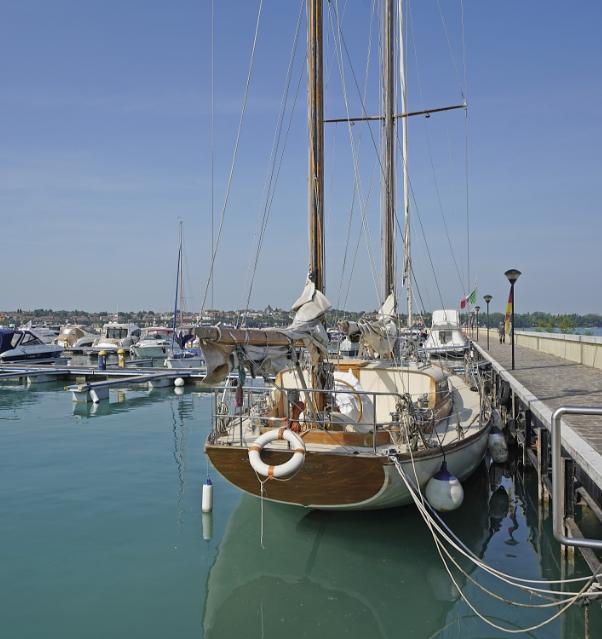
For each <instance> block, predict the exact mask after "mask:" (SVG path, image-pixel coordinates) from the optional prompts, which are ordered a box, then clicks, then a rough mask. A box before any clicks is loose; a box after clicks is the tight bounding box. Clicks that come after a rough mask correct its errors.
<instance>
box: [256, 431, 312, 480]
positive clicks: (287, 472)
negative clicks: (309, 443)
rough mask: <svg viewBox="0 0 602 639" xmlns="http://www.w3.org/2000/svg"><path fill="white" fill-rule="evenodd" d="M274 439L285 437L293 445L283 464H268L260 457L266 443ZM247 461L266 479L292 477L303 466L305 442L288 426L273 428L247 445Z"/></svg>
mask: <svg viewBox="0 0 602 639" xmlns="http://www.w3.org/2000/svg"><path fill="white" fill-rule="evenodd" d="M275 439H286V441H287V442H288V443H289V444H291V446H292V447H293V456H292V457H291V458H290V459H289V460H288V461H286V462H284V464H278V465H277V466H270V465H268V464H266V463H265V462H264V461H263V460H262V459H261V451H262V450H263V447H264V446H265V445H266V444H269V443H270V442H273V441H274V440H275ZM249 462H250V463H251V467H252V468H253V470H254V471H255V472H256V473H257V474H258V475H262V476H263V477H267V478H268V479H287V478H288V477H292V476H293V475H294V474H295V473H296V472H297V471H298V470H300V469H301V467H302V466H303V463H304V462H305V443H304V442H303V440H302V439H301V437H299V435H297V433H294V432H293V431H292V430H290V428H284V427H283V428H274V429H273V430H269V431H268V432H267V433H264V434H263V435H261V436H260V437H258V438H257V439H256V440H255V441H254V442H253V443H252V444H251V445H250V446H249Z"/></svg>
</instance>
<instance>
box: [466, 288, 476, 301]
mask: <svg viewBox="0 0 602 639" xmlns="http://www.w3.org/2000/svg"><path fill="white" fill-rule="evenodd" d="M468 303H469V304H476V303H477V289H476V288H475V290H474V291H473V292H472V293H471V294H470V295H469V296H468Z"/></svg>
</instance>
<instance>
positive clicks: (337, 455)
mask: <svg viewBox="0 0 602 639" xmlns="http://www.w3.org/2000/svg"><path fill="white" fill-rule="evenodd" d="M383 7H384V11H383V67H384V89H385V90H384V91H383V98H384V99H383V107H384V115H383V116H382V118H380V119H381V120H382V122H383V151H382V152H383V218H384V224H383V228H384V241H383V245H384V247H383V254H384V290H383V298H384V303H383V304H382V306H381V309H380V313H379V317H378V319H377V321H375V322H372V323H371V324H370V325H365V326H363V330H362V331H361V332H362V339H363V341H364V343H365V345H366V346H367V347H369V349H370V351H371V356H370V357H369V358H364V359H341V360H339V359H332V360H331V359H329V355H328V348H327V347H328V337H327V333H326V330H325V327H324V317H325V314H326V313H327V311H328V310H329V309H330V307H331V306H330V303H329V301H328V299H327V298H326V296H325V294H324V288H325V282H324V116H323V83H322V33H323V29H322V0H307V15H308V93H309V99H308V122H309V180H308V195H309V244H310V264H309V274H308V278H307V282H306V284H305V288H304V289H303V292H302V294H301V296H300V297H299V299H298V300H297V301H296V302H295V303H294V304H293V307H292V308H293V310H294V311H295V317H294V320H293V322H292V324H291V326H290V327H289V328H287V329H280V330H276V329H265V330H256V329H234V328H224V327H199V328H197V329H196V334H197V336H198V337H199V339H200V344H201V349H202V350H203V353H204V357H205V361H206V364H207V376H206V378H205V382H206V383H207V384H213V385H218V384H221V383H222V382H223V380H225V379H226V377H227V376H228V375H230V374H232V373H236V371H238V376H239V392H238V396H237V402H236V406H237V408H236V409H235V410H234V411H229V410H228V409H227V406H225V404H224V402H223V401H221V395H220V393H216V395H215V400H214V410H213V414H214V420H213V427H212V431H211V433H210V434H209V436H208V439H207V442H206V446H205V450H206V453H207V455H208V457H209V459H210V460H211V462H212V464H213V466H214V467H215V468H216V469H217V470H218V471H219V472H220V473H221V474H222V475H223V476H224V477H225V478H226V479H227V480H228V481H229V482H231V483H232V484H234V485H235V486H237V487H238V488H240V489H241V490H243V491H245V492H247V493H250V494H253V495H257V496H262V497H263V498H265V499H268V500H271V501H275V502H282V503H286V504H293V505H297V506H302V507H306V508H313V509H326V510H369V509H381V508H390V507H396V506H401V505H404V504H408V503H410V502H411V496H410V494H409V491H408V489H407V487H406V484H405V483H404V481H403V479H402V477H401V476H400V472H399V469H400V468H401V469H403V472H404V473H406V475H407V476H409V477H411V478H412V481H413V482H414V484H415V485H418V486H419V487H421V488H423V487H425V486H426V484H427V483H428V482H429V481H430V480H431V479H432V478H433V476H434V475H440V474H441V473H442V475H440V476H443V477H444V478H445V477H447V476H448V475H447V474H446V473H448V472H451V473H453V475H455V477H457V478H458V479H459V480H464V479H466V478H467V477H468V476H470V475H471V474H472V473H473V472H474V470H475V469H476V468H477V466H478V465H479V464H480V462H481V460H482V459H483V457H484V454H485V450H486V446H487V437H488V432H489V426H490V421H491V407H490V406H489V405H488V404H487V401H486V398H485V394H484V393H483V392H482V388H480V387H479V386H477V389H478V392H474V391H473V390H471V387H473V388H474V384H470V385H469V384H467V383H466V381H465V380H464V379H463V378H461V377H458V376H454V375H449V374H448V373H447V372H445V371H444V370H443V369H441V368H439V367H436V366H432V365H428V364H424V363H420V362H419V361H413V362H410V361H402V360H401V356H400V354H399V352H398V346H397V345H398V342H399V340H398V339H397V335H396V327H395V315H396V299H395V267H394V229H395V212H394V197H393V193H394V188H393V179H394V170H393V160H394V133H393V127H394V122H395V119H396V118H399V119H401V121H402V123H403V132H404V136H405V118H406V117H407V115H408V114H407V112H406V109H405V97H404V99H403V107H404V113H402V114H400V115H398V116H395V115H394V112H393V107H394V100H393V75H394V58H395V56H394V50H393V43H394V37H393V20H394V14H395V11H394V3H393V0H385V1H384V2H383ZM398 12H399V13H398V17H399V19H400V20H401V17H402V16H401V6H400V7H399V9H398ZM400 24H401V23H400ZM400 31H401V29H400ZM401 66H403V62H402V65H401ZM402 93H403V94H404V96H405V87H402ZM404 149H406V150H407V138H406V141H404ZM406 157H407V156H406ZM404 165H405V167H404V170H405V171H407V162H404ZM404 184H405V187H406V188H405V189H404V190H405V192H406V193H405V196H404V199H405V202H404V214H405V216H406V224H405V227H406V233H407V234H406V235H405V237H404V248H405V252H404V254H405V263H404V283H405V286H406V289H407V293H408V311H409V312H408V315H409V317H408V320H409V326H411V323H412V312H411V308H412V292H411V286H410V275H411V263H410V255H409V217H408V215H409V199H408V195H407V193H408V188H407V187H408V179H407V173H404ZM248 374H251V375H252V376H253V377H256V376H263V377H265V378H266V379H267V378H268V377H270V376H274V378H275V381H274V382H273V384H272V385H271V386H269V387H266V388H263V389H257V388H246V387H245V386H244V382H245V379H246V377H247V375H248Z"/></svg>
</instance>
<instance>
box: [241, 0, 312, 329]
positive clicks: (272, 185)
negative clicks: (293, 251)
mask: <svg viewBox="0 0 602 639" xmlns="http://www.w3.org/2000/svg"><path fill="white" fill-rule="evenodd" d="M303 6H304V0H301V2H300V3H299V12H298V15H297V23H296V27H295V33H294V37H293V44H292V47H291V53H290V58H289V63H288V67H287V71H286V76H285V82H284V88H283V92H282V98H281V101H280V113H279V116H278V119H277V121H276V127H275V130H274V138H273V141H272V149H271V151H270V157H269V160H268V167H267V169H266V177H265V182H264V189H263V190H264V197H265V201H264V204H263V208H262V211H261V214H260V216H259V224H258V227H259V233H258V237H257V244H256V250H255V256H254V258H252V260H251V264H250V266H249V271H250V277H249V285H248V290H247V296H246V301H245V302H244V305H243V309H244V312H243V317H242V323H243V324H244V321H245V319H246V314H247V311H248V309H249V304H250V300H251V296H252V294H253V286H254V283H255V274H256V272H257V266H258V263H259V258H260V255H261V249H262V246H263V237H264V234H265V231H266V229H267V223H268V219H269V215H270V209H271V203H272V202H273V196H274V193H275V191H276V184H277V181H278V176H279V175H280V167H281V166H282V163H281V162H280V164H279V165H278V168H276V167H277V164H278V160H279V159H280V160H281V159H282V156H279V150H280V142H281V138H282V130H283V124H284V117H285V114H286V108H287V104H288V96H289V91H290V85H291V79H292V74H293V68H294V63H295V59H296V54H297V45H298V41H299V32H300V29H301V20H302V17H303ZM298 87H299V84H298V85H297V89H298ZM297 95H298V91H297V94H296V96H295V101H294V104H293V107H292V109H291V120H292V116H293V113H294V111H295V106H296V102H297V101H296V97H297ZM289 131H290V122H289V126H288V128H287V129H286V138H285V143H284V146H286V140H287V138H288V135H287V134H288V132H289ZM239 321H240V313H239V317H238V321H237V323H239Z"/></svg>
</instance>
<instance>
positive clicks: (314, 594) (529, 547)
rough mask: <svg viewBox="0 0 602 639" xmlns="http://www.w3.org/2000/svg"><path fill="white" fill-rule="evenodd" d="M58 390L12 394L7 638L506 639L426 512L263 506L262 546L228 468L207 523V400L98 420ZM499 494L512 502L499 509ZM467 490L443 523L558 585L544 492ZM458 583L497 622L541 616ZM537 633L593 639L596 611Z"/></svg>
mask: <svg viewBox="0 0 602 639" xmlns="http://www.w3.org/2000/svg"><path fill="white" fill-rule="evenodd" d="M61 388H62V386H61V385H46V386H43V387H38V390H33V389H29V390H28V389H26V388H25V387H23V386H19V385H17V384H6V385H4V386H2V387H0V636H2V637H7V638H10V639H13V638H14V639H28V638H33V637H35V638H38V637H61V639H71V638H78V639H80V638H82V637H85V638H95V637H99V638H100V637H102V638H103V639H104V638H106V637H128V638H130V637H145V638H154V637H157V638H159V637H161V638H164V637H179V638H188V637H208V638H219V639H225V638H231V637H265V638H272V637H273V638H278V639H280V638H281V637H288V638H291V639H297V638H300V637H308V638H309V637H312V638H319V637H351V638H355V637H357V638H360V637H361V638H362V639H366V638H367V637H387V638H388V637H400V638H401V637H421V638H422V637H454V638H464V637H474V638H477V637H479V638H482V637H497V636H504V635H502V634H501V633H499V632H497V631H494V630H491V629H489V628H488V627H486V626H485V625H484V624H483V623H482V622H480V621H479V620H477V619H476V618H475V617H474V615H473V613H472V612H471V611H470V609H469V608H468V607H467V606H466V605H465V604H464V603H463V602H462V601H461V600H460V599H459V597H458V595H457V592H456V591H455V589H454V588H453V586H452V585H451V583H450V582H449V580H448V578H447V577H446V574H445V573H444V571H443V569H442V567H441V564H440V562H439V560H438V558H437V555H436V551H435V550H434V548H433V545H432V542H431V540H430V538H429V533H428V531H427V530H426V528H425V526H424V524H423V523H422V521H421V520H420V519H419V517H418V516H417V514H416V513H415V511H414V510H413V509H411V508H405V509H399V510H396V511H390V512H381V513H359V514H332V513H307V512H304V511H301V510H298V509H295V508H288V507H281V506H274V505H270V504H266V506H265V513H264V549H262V548H261V546H260V539H259V533H260V508H259V502H258V501H257V500H255V499H253V498H249V497H243V498H241V496H240V494H239V493H238V492H236V491H235V490H234V489H233V488H231V487H230V486H228V485H227V484H225V483H224V482H223V481H222V480H221V478H220V477H219V476H217V475H216V474H215V473H213V475H212V476H213V479H214V481H215V508H214V512H213V515H212V517H211V521H210V522H209V521H203V518H202V515H201V512H200V495H201V484H202V482H203V480H204V477H205V472H206V470H205V469H206V461H205V457H204V454H203V442H204V439H205V436H206V434H207V432H208V430H209V418H208V416H209V410H210V405H211V404H210V399H209V398H208V397H207V396H203V395H201V394H198V393H196V392H194V391H188V390H186V392H185V393H184V394H182V395H175V394H174V391H173V389H162V390H160V391H159V390H156V391H153V392H152V393H150V394H149V393H147V392H140V391H125V392H121V393H119V394H117V393H116V394H113V395H112V397H111V403H110V404H109V405H108V406H104V407H103V406H100V407H98V408H96V409H95V408H94V407H91V406H81V405H74V404H72V403H71V399H70V395H69V394H67V393H65V392H63V391H62V390H61ZM500 483H501V484H503V485H504V486H505V488H506V490H507V493H508V495H509V498H506V497H504V495H503V494H500V493H497V494H496V496H495V497H494V498H493V499H490V494H491V488H492V487H494V488H495V487H496V486H498V485H499V484H500ZM466 492H467V496H466V502H465V505H464V506H463V508H462V509H461V510H460V511H459V512H456V513H454V514H453V515H451V516H449V517H448V522H449V523H450V525H451V526H452V528H453V529H454V530H455V531H456V532H457V533H458V534H459V535H460V536H461V537H462V538H463V539H464V540H465V542H466V543H467V544H468V545H469V546H470V547H471V548H472V549H473V550H475V551H477V552H478V553H480V554H482V555H484V556H485V558H486V559H487V561H488V562H490V563H492V564H494V565H496V566H498V567H502V568H504V569H505V570H507V571H509V572H511V573H513V574H517V575H521V576H530V577H539V576H545V577H549V578H551V577H557V576H558V575H559V568H558V558H559V552H558V548H557V546H556V544H555V543H553V542H552V540H551V536H550V533H549V522H548V521H547V520H545V521H543V522H539V521H538V520H537V517H536V511H534V510H533V508H532V507H531V506H529V503H530V502H532V501H535V503H536V499H535V500H534V499H533V498H534V493H533V486H532V485H531V484H529V483H528V484H527V490H526V492H525V490H524V489H523V487H522V484H521V482H519V481H514V480H513V479H512V477H511V476H510V473H509V475H508V476H502V472H501V471H499V470H498V471H497V473H491V474H489V473H488V472H487V470H486V469H485V467H483V469H482V470H481V472H479V473H478V474H477V475H476V476H475V477H474V478H473V480H471V481H470V482H469V483H468V484H467V486H466ZM209 524H211V526H212V528H213V536H212V538H211V540H210V541H204V539H203V526H204V525H205V533H207V530H208V527H209ZM577 570H578V571H579V570H582V566H581V565H580V564H578V566H577ZM473 576H474V577H476V578H478V579H479V581H481V583H484V584H487V585H492V583H491V580H490V579H488V578H487V577H485V576H483V575H479V574H477V573H474V572H473ZM460 584H461V586H462V588H463V589H464V590H465V591H466V593H467V594H468V595H469V596H470V598H471V599H472V600H473V601H475V602H476V603H477V604H478V606H479V607H480V608H482V609H483V610H484V611H485V612H487V613H488V614H490V615H492V616H494V617H495V619H496V621H497V622H498V623H502V624H505V625H508V626H517V625H527V624H531V623H535V622H537V621H539V620H541V619H543V617H544V616H545V615H544V614H541V613H539V612H538V611H531V610H525V609H517V608H508V607H507V606H505V605H504V604H502V603H500V602H496V601H493V600H491V599H489V598H485V596H484V595H482V594H479V593H478V592H477V589H476V587H475V586H474V585H472V584H470V582H468V583H467V580H466V579H465V578H463V579H462V580H461V582H460ZM497 589H498V590H499V586H498V587H497ZM501 592H502V593H503V594H509V592H508V591H504V590H503V589H502V590H501ZM589 617H590V618H589V636H590V637H599V636H602V621H601V615H600V609H599V607H597V608H596V607H594V606H591V607H590V613H589ZM520 636H526V635H522V634H521V635H520ZM530 636H535V637H565V638H569V637H571V638H572V637H584V636H586V634H585V626H584V610H583V609H582V608H576V609H574V610H573V611H572V612H571V613H570V614H569V615H567V616H566V617H564V618H563V619H562V620H561V621H556V622H553V623H552V624H551V625H549V626H547V627H546V628H544V629H543V630H540V631H538V632H537V633H533V634H532V635H530Z"/></svg>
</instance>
